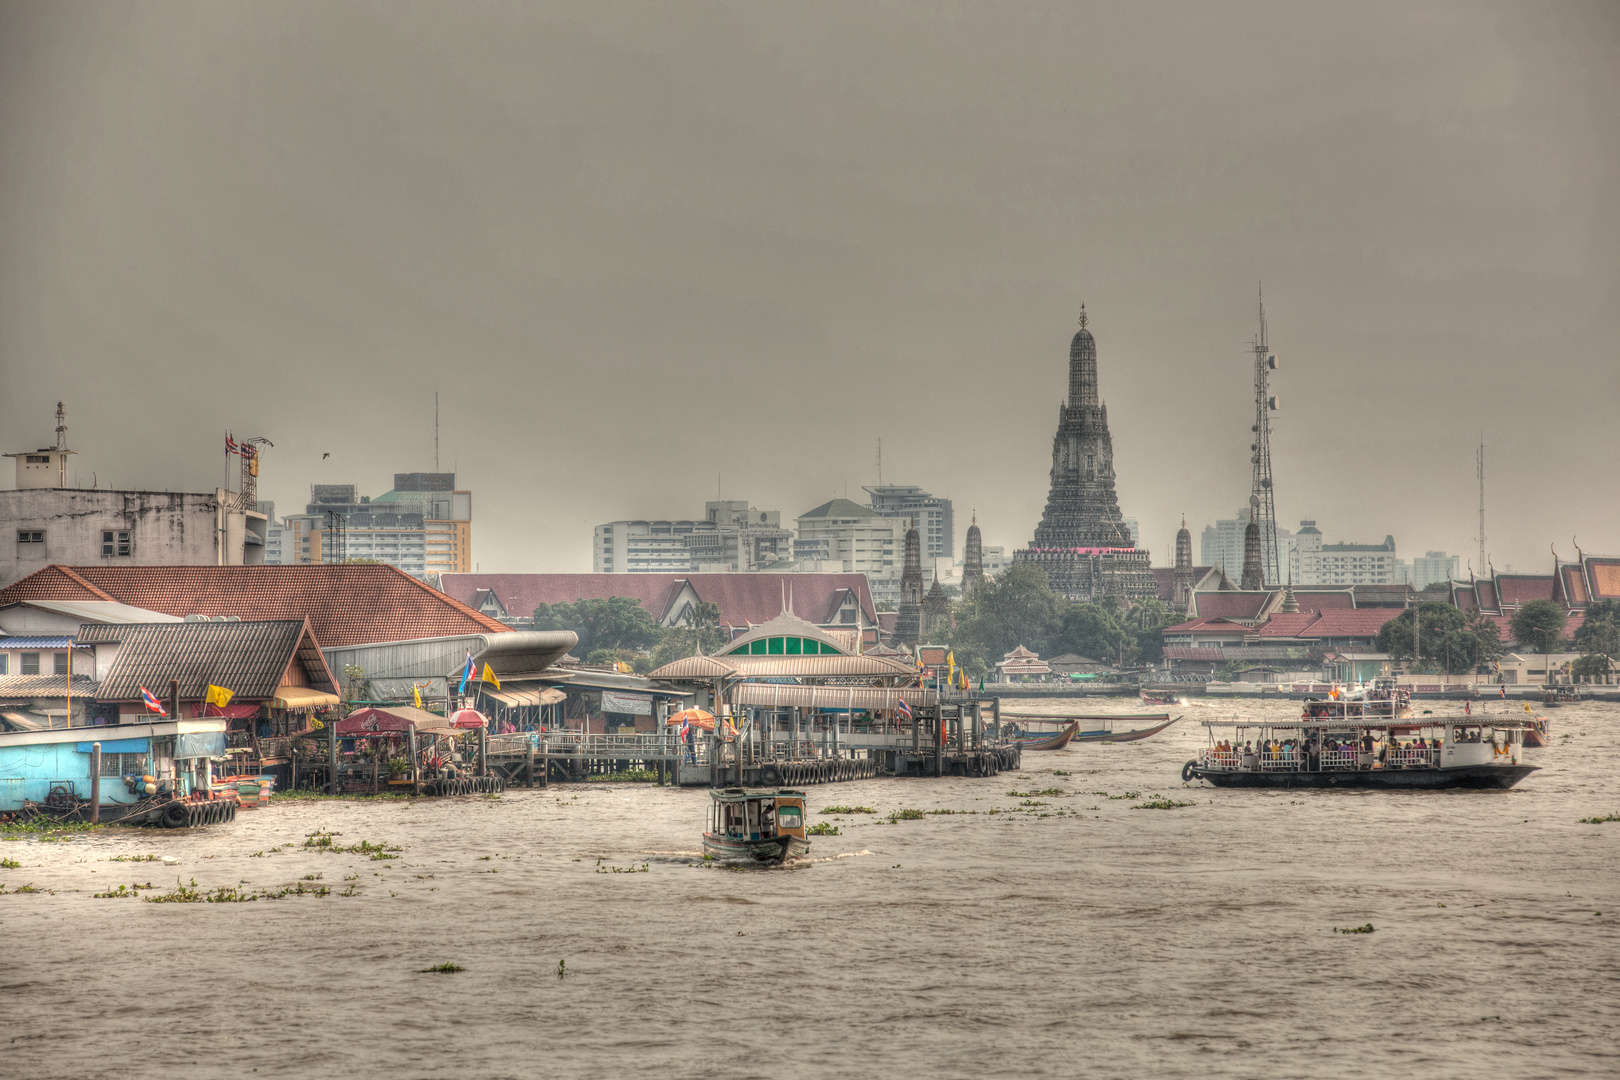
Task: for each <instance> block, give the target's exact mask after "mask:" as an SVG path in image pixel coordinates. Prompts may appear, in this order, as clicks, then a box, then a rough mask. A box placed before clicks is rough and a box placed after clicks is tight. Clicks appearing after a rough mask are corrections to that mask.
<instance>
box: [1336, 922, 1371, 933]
mask: <svg viewBox="0 0 1620 1080" xmlns="http://www.w3.org/2000/svg"><path fill="white" fill-rule="evenodd" d="M1333 932H1334V933H1335V934H1370V933H1372V932H1373V924H1372V923H1367V924H1365V925H1363V926H1350V927H1339V926H1335V927H1334V928H1333Z"/></svg>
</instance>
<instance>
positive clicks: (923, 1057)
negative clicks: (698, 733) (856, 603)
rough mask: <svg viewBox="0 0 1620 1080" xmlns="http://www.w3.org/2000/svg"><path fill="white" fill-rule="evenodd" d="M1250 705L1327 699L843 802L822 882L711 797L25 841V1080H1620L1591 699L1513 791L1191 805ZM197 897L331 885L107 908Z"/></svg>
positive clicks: (633, 797) (603, 796)
mask: <svg viewBox="0 0 1620 1080" xmlns="http://www.w3.org/2000/svg"><path fill="white" fill-rule="evenodd" d="M1063 706H1064V703H1061V702H1043V703H1041V705H1040V706H1039V709H1040V710H1041V711H1059V710H1061V709H1062V708H1063ZM1096 707H1097V706H1096V704H1095V703H1093V704H1092V705H1090V706H1089V708H1090V709H1093V710H1095V709H1096ZM1236 708H1241V709H1242V710H1243V712H1244V713H1245V715H1250V716H1253V715H1259V714H1264V715H1268V716H1275V717H1277V718H1283V717H1285V716H1290V715H1295V714H1297V709H1298V706H1297V705H1294V704H1289V703H1267V704H1265V705H1253V704H1248V705H1241V706H1235V705H1233V704H1231V703H1218V704H1209V705H1199V706H1197V707H1188V708H1186V709H1182V710H1177V711H1181V712H1184V713H1185V714H1186V717H1187V718H1186V719H1185V720H1183V721H1182V722H1181V723H1180V724H1178V725H1177V726H1175V727H1172V728H1171V729H1170V730H1169V731H1167V732H1165V733H1164V734H1162V735H1160V736H1158V737H1156V738H1154V739H1151V740H1149V741H1147V742H1143V743H1134V744H1119V745H1095V744H1092V745H1080V746H1073V747H1070V748H1069V749H1067V750H1064V751H1061V752H1057V753H1034V754H1027V755H1025V765H1026V766H1027V767H1026V768H1025V769H1024V770H1022V771H1021V772H1018V773H1003V774H1002V775H1001V776H999V777H995V778H992V779H983V780H969V779H951V780H944V781H931V780H871V781H861V782H855V783H845V784H833V785H825V786H819V787H815V788H812V789H811V795H810V802H809V806H810V809H811V810H812V814H811V820H812V821H813V822H814V821H829V822H831V823H833V824H836V825H838V826H839V827H840V828H841V830H842V832H841V834H840V835H838V836H821V837H817V838H815V840H814V855H815V858H814V861H813V862H812V863H811V864H810V865H808V866H805V867H803V868H800V869H793V870H754V869H746V870H737V869H726V868H721V867H717V866H715V865H712V864H710V865H704V864H703V862H702V859H701V855H700V852H699V834H700V833H701V831H702V827H703V822H704V815H705V808H706V806H707V802H708V796H707V794H706V793H705V792H703V791H701V790H684V791H683V790H670V789H659V788H655V787H652V786H648V785H608V784H593V785H575V786H558V787H553V788H551V789H550V790H546V791H532V792H528V791H513V792H508V793H506V794H505V795H503V796H501V797H499V798H491V797H480V796H473V797H465V798H456V799H418V800H406V799H391V800H370V801H368V800H364V799H354V800H341V801H337V800H334V801H315V800H301V801H292V800H288V801H278V802H276V803H275V804H274V805H272V806H270V807H268V808H266V809H264V810H259V811H256V812H251V813H243V814H242V815H240V816H239V817H238V818H237V820H236V822H235V823H234V824H232V825H224V826H216V827H213V828H207V829H197V830H190V831H187V832H183V833H182V832H163V831H154V830H136V829H103V830H100V831H98V832H95V833H92V834H80V835H75V836H71V837H69V838H68V839H65V840H61V841H55V842H40V841H38V840H33V839H25V840H20V841H11V842H5V843H0V858H4V859H9V860H12V861H16V862H18V863H20V864H21V866H20V867H18V868H14V869H13V868H7V869H0V882H3V883H4V885H5V888H6V890H7V891H6V894H5V895H3V896H0V990H3V997H0V1016H3V1017H4V1023H3V1026H0V1033H3V1034H0V1077H7V1078H10V1077H17V1078H24V1077H26V1078H29V1080H35V1078H45V1077H74V1078H87V1077H103V1076H105V1077H128V1076H161V1075H172V1076H188V1077H189V1076H227V1075H228V1076H233V1077H242V1076H251V1075H254V1074H255V1073H257V1074H260V1075H265V1076H327V1077H332V1076H337V1077H344V1076H368V1077H369V1076H384V1075H386V1076H393V1077H454V1078H457V1080H470V1078H481V1077H528V1076H602V1077H616V1076H627V1075H631V1074H640V1073H643V1072H645V1073H646V1074H648V1075H657V1076H662V1077H775V1076H818V1077H819V1076H848V1077H860V1078H862V1080H875V1078H886V1077H896V1076H926V1077H938V1076H949V1077H958V1076H960V1077H984V1076H1020V1077H1022V1076H1032V1077H1043V1076H1096V1077H1126V1078H1133V1080H1144V1078H1150V1077H1161V1076H1198V1077H1211V1076H1215V1077H1221V1076H1232V1077H1252V1076H1266V1077H1294V1076H1300V1077H1306V1076H1310V1077H1319V1076H1321V1077H1339V1076H1346V1077H1349V1076H1358V1077H1359V1076H1366V1077H1408V1076H1422V1077H1453V1076H1454V1077H1469V1078H1474V1077H1481V1076H1489V1077H1504V1076H1511V1077H1520V1076H1523V1077H1541V1076H1547V1077H1553V1076H1615V1075H1617V1074H1620V821H1617V822H1613V823H1608V824H1596V825H1592V824H1581V823H1580V821H1579V819H1581V818H1584V817H1592V816H1601V815H1609V814H1620V790H1617V786H1616V781H1615V777H1616V772H1617V771H1620V706H1613V705H1606V706H1597V705H1583V706H1572V707H1565V708H1562V709H1556V710H1551V711H1550V712H1549V713H1548V715H1549V716H1550V717H1551V719H1552V724H1553V732H1554V743H1555V745H1554V746H1552V747H1550V748H1548V749H1545V750H1539V751H1530V752H1529V755H1530V758H1531V760H1532V761H1533V762H1534V763H1536V764H1539V765H1541V766H1542V769H1541V771H1540V772H1537V773H1534V774H1532V775H1531V776H1530V777H1529V778H1528V779H1527V780H1525V781H1523V782H1522V783H1521V784H1520V785H1519V786H1518V787H1517V788H1515V789H1513V790H1512V791H1509V792H1467V791H1464V792H1428V793H1424V792H1400V793H1396V792H1373V793H1365V792H1363V793H1356V792H1345V791H1332V792H1315V791H1307V792H1297V791H1296V792H1288V791H1229V790H1217V789H1214V788H1210V787H1207V786H1204V785H1202V784H1194V785H1183V784H1182V783H1181V780H1180V769H1181V765H1182V763H1183V762H1184V761H1186V760H1187V759H1188V758H1190V757H1191V756H1192V755H1193V751H1194V750H1195V748H1196V747H1197V746H1199V745H1202V744H1203V742H1204V739H1205V735H1204V731H1203V729H1202V728H1201V727H1199V726H1198V725H1197V724H1196V721H1198V720H1202V719H1212V718H1217V717H1220V716H1227V715H1231V714H1232V713H1233V712H1234V710H1235V709H1236ZM1440 708H1444V709H1446V710H1447V711H1449V706H1445V705H1442V706H1440ZM1026 711H1035V709H1034V708H1031V709H1029V710H1026ZM1565 736H1567V737H1565ZM1064 774H1066V775H1064ZM1053 788H1056V789H1058V790H1060V791H1062V792H1064V794H1061V795H1040V796H1038V797H1036V798H1034V799H1032V800H1030V801H1033V802H1038V803H1044V804H1046V805H1042V806H1023V807H1021V806H1020V803H1022V802H1024V801H1025V800H1024V799H1023V798H1022V797H1021V796H1020V795H1015V794H1010V793H1013V792H1020V793H1027V792H1035V791H1045V790H1047V789H1053ZM1122 796H1123V797H1122ZM1152 796H1160V797H1163V798H1168V799H1172V800H1176V801H1183V802H1189V803H1191V804H1192V805H1189V806H1182V807H1178V808H1175V809H1171V810H1155V809H1133V807H1135V806H1137V805H1140V804H1141V803H1143V802H1145V801H1147V800H1148V799H1150V798H1151V797H1152ZM835 804H846V805H865V806H869V807H872V808H873V809H874V810H876V811H877V813H875V814H870V815H866V814H861V815H844V816H842V817H841V819H838V818H834V817H833V816H832V815H822V814H817V813H815V812H814V811H817V810H820V809H821V808H822V807H828V806H833V805H835ZM901 809H917V810H924V811H929V810H949V811H955V813H951V814H937V815H928V816H925V817H923V818H922V819H921V820H900V821H898V822H896V823H893V824H890V823H889V821H888V815H889V814H891V813H893V812H895V811H898V810H901ZM992 810H998V811H1002V812H1000V813H991V811H992ZM318 830H324V831H328V832H334V833H338V834H341V835H339V836H337V837H335V838H334V839H333V841H332V843H333V844H334V845H336V846H340V847H347V846H354V845H358V844H360V843H361V842H362V841H364V842H366V843H369V844H384V845H389V846H393V847H397V848H399V849H400V850H399V851H398V852H397V857H396V858H393V859H380V860H374V859H372V858H371V857H370V855H369V854H367V853H365V852H359V853H355V852H332V851H324V850H316V849H309V848H306V847H304V846H303V845H304V844H305V841H306V838H307V837H308V835H309V834H311V833H314V832H316V831H318ZM146 854H155V855H161V856H169V857H171V858H173V859H178V863H175V864H173V865H169V864H165V863H162V862H127V861H116V862H115V861H111V860H112V859H113V858H114V857H115V856H119V855H124V856H132V855H146ZM385 854H393V853H392V852H385ZM310 876H314V877H315V880H310V881H305V880H304V879H305V878H306V877H310ZM177 877H178V879H179V881H180V882H182V883H187V884H188V887H189V883H190V882H192V881H193V880H194V881H195V882H196V885H197V888H198V889H199V890H214V889H218V888H220V887H226V886H236V887H238V888H239V889H240V890H242V891H244V892H246V893H248V894H250V895H251V894H257V893H261V892H279V891H281V890H283V889H287V888H296V886H298V885H299V884H300V883H302V884H303V887H304V888H305V889H306V890H314V889H318V888H319V887H321V886H326V887H329V888H330V889H331V892H330V893H329V894H328V895H326V896H319V895H316V894H315V893H313V892H310V891H306V892H305V893H304V894H302V895H299V894H297V893H296V892H295V893H293V894H291V895H287V896H283V897H280V898H263V899H258V900H256V901H254V902H251V903H147V902H144V901H143V900H140V899H129V898H111V899H108V898H97V897H96V896H95V895H94V894H95V893H96V892H104V891H108V890H110V889H113V888H115V887H116V886H118V885H126V886H127V885H130V884H136V883H138V884H145V883H147V882H151V883H152V884H153V885H154V886H157V888H155V889H154V890H153V891H152V893H143V895H155V894H159V893H162V892H164V891H166V890H171V891H172V890H173V888H174V886H175V884H176V879H177ZM24 885H32V886H33V887H34V888H36V889H40V890H44V891H40V892H21V893H19V892H17V891H16V890H17V889H18V888H19V887H20V886H24ZM345 894H349V895H345ZM1367 923H1371V924H1372V925H1373V926H1374V927H1375V931H1374V932H1373V933H1370V934H1340V933H1336V932H1335V928H1349V927H1359V926H1362V925H1365V924H1367ZM446 961H448V962H452V963H455V964H458V965H461V966H462V967H463V968H464V969H465V970H463V971H461V972H457V973H453V974H436V973H435V974H429V973H423V972H422V971H421V969H423V968H426V967H429V966H431V965H436V964H440V963H442V962H446ZM559 968H560V969H561V975H559Z"/></svg>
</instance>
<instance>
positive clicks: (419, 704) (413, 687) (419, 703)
mask: <svg viewBox="0 0 1620 1080" xmlns="http://www.w3.org/2000/svg"><path fill="white" fill-rule="evenodd" d="M411 693H413V694H415V695H416V707H417V708H418V709H420V708H421V707H422V688H421V687H420V686H417V685H416V684H415V683H411Z"/></svg>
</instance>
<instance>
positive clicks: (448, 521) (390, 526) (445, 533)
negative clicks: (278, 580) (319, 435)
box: [266, 473, 472, 579]
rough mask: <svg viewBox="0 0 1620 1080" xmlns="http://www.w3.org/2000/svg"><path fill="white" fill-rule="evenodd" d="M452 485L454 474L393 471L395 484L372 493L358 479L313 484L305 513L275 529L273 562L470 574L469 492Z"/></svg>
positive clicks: (420, 574)
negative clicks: (361, 563) (367, 563)
mask: <svg viewBox="0 0 1620 1080" xmlns="http://www.w3.org/2000/svg"><path fill="white" fill-rule="evenodd" d="M455 484H456V474H455V473H395V474H394V486H393V488H392V489H391V490H389V491H387V492H385V493H384V494H382V495H378V496H377V497H375V498H372V497H369V496H364V495H361V494H360V493H359V487H358V486H357V485H355V484H315V485H312V486H311V487H310V501H309V503H308V505H307V506H306V507H305V510H304V513H302V514H289V515H288V516H287V519H286V520H285V521H284V522H282V523H280V525H279V527H278V528H276V530H275V543H274V545H273V546H274V548H275V550H276V556H277V560H278V561H279V562H281V563H283V564H287V565H304V564H314V563H339V562H345V561H347V560H349V559H372V560H375V561H377V562H380V563H383V564H385V565H388V566H395V567H398V568H399V569H401V570H403V571H405V572H406V573H407V574H410V575H411V576H412V577H417V578H424V579H425V578H426V577H427V576H428V575H430V574H443V573H457V574H465V573H469V572H471V570H472V492H471V491H468V490H464V489H458V488H457V487H456V486H455ZM268 546H270V545H267V547H268ZM266 561H271V560H269V559H267V560H266Z"/></svg>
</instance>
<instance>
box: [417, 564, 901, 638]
mask: <svg viewBox="0 0 1620 1080" xmlns="http://www.w3.org/2000/svg"><path fill="white" fill-rule="evenodd" d="M684 582H690V583H691V585H692V590H693V591H694V592H696V593H697V595H698V598H699V599H701V600H703V601H705V602H706V603H710V604H715V605H717V606H718V607H719V608H720V621H721V622H722V623H724V624H725V625H727V626H757V625H759V624H760V623H763V622H768V621H770V620H771V619H774V618H775V617H776V616H778V615H780V614H781V613H782V599H783V597H784V596H785V595H791V597H792V600H793V611H794V612H795V613H796V614H797V615H798V616H799V617H800V618H802V619H806V620H808V621H810V622H815V623H826V622H831V621H832V617H833V615H834V613H835V612H836V610H837V601H838V600H839V599H840V598H841V597H842V595H843V590H845V589H853V590H854V591H855V594H856V597H857V598H858V600H859V601H860V604H861V607H862V609H863V615H862V618H863V619H865V621H866V622H867V623H868V624H871V623H873V622H875V621H876V620H877V611H876V609H875V608H874V606H873V604H872V590H871V586H870V585H868V584H867V581H866V575H865V574H770V573H765V574H441V575H440V576H439V587H440V588H442V589H443V590H444V591H445V593H446V594H447V595H449V596H453V597H455V598H456V599H458V600H460V601H461V602H462V603H464V604H469V605H470V604H471V603H472V601H473V597H474V595H475V594H476V593H477V592H478V591H479V590H482V589H488V590H491V591H493V592H494V593H495V595H496V596H497V597H498V598H499V599H500V601H501V603H502V604H504V605H506V611H507V614H509V615H513V616H516V617H518V618H528V617H529V616H530V615H531V614H533V612H534V609H535V605H536V604H572V603H573V602H574V601H576V600H605V599H606V598H608V597H610V596H625V597H629V598H631V599H633V600H635V601H636V602H637V603H639V604H640V605H641V606H642V608H643V609H645V610H646V612H647V614H649V615H651V616H652V617H653V618H654V619H658V620H662V619H663V618H664V617H665V616H666V615H667V614H669V608H670V605H671V604H673V603H674V602H675V598H676V597H677V596H679V595H680V592H681V586H682V584H683V583H684Z"/></svg>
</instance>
